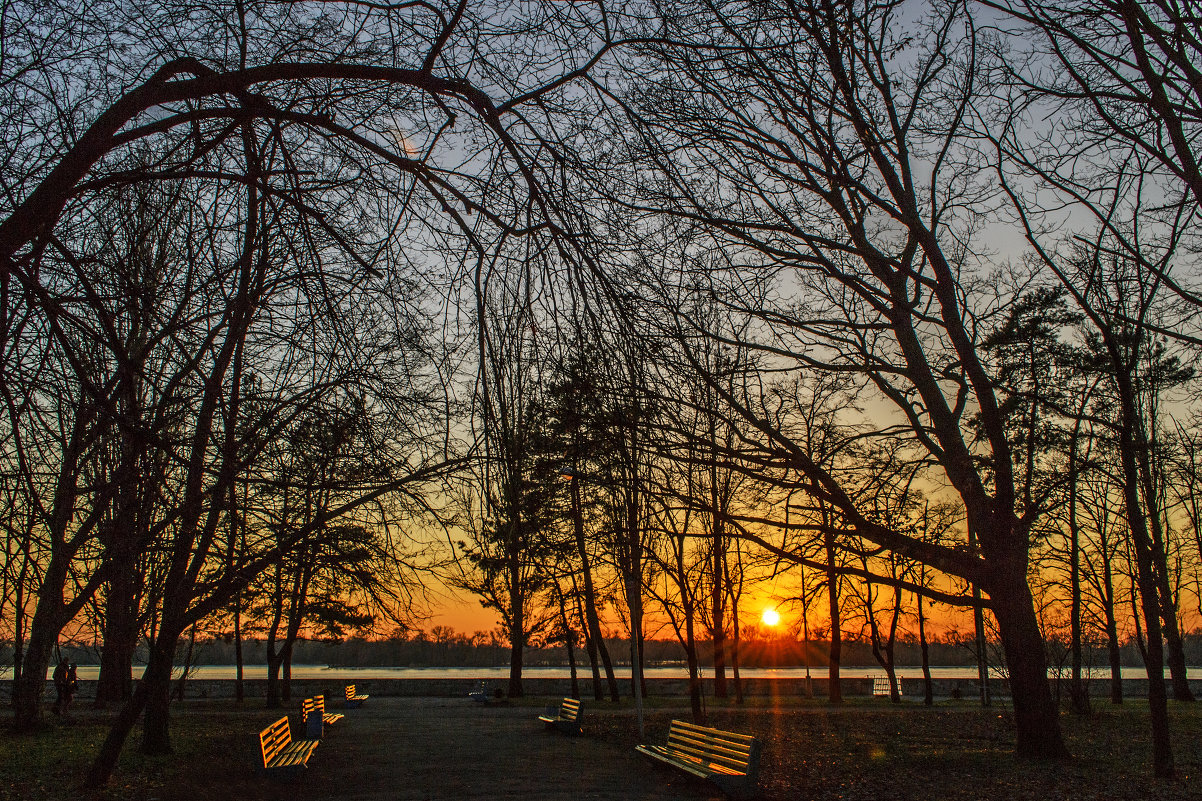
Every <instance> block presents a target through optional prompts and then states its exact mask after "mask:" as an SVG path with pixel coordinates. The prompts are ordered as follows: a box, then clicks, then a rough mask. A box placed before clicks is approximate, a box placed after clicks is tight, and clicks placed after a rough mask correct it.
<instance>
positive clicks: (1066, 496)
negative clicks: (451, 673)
mask: <svg viewBox="0 0 1202 801" xmlns="http://www.w3.org/2000/svg"><path fill="white" fill-rule="evenodd" d="M1198 22H1199V21H1198V19H1197V13H1196V11H1195V10H1193V9H1192V8H1191V7H1189V6H1181V5H1179V4H1176V3H1170V2H1160V0H1146V1H1145V2H1125V3H1115V2H1111V1H1110V0H1082V1H1081V2H1056V3H1051V4H1041V3H1034V2H1026V0H971V1H969V0H921V1H919V0H915V1H913V2H909V1H903V0H897V2H886V3H861V2H848V3H844V2H840V3H835V2H826V1H825V0H822V1H820V2H810V3H794V2H783V3H772V2H768V3H765V2H759V0H756V2H730V3H725V2H723V3H715V2H691V0H682V1H681V2H666V3H664V2H660V3H642V2H629V3H626V2H617V3H607V2H603V3H591V4H584V3H536V4H529V3H521V4H511V3H509V2H507V1H506V0H496V2H486V3H467V2H465V1H464V0H457V2H449V3H442V2H433V3H418V4H377V3H361V2H357V0H345V1H341V0H339V1H337V2H324V3H286V4H279V3H272V2H256V1H254V0H236V1H234V0H230V1H229V2H227V0H199V1H198V0H190V2H187V3H182V2H178V1H177V0H98V2H95V3H89V4H86V7H80V4H78V3H68V2H65V0H38V2H15V3H12V4H9V5H8V6H6V7H5V16H4V25H3V26H0V45H2V53H3V55H2V57H0V98H2V100H0V102H2V103H3V108H4V110H5V114H4V115H0V117H2V119H0V155H2V156H3V158H0V182H2V185H3V189H4V191H3V194H2V195H0V404H2V405H3V418H2V419H3V422H2V423H0V426H2V428H0V431H2V433H3V436H0V465H2V467H0V497H2V498H3V502H2V503H3V505H2V506H0V508H2V509H3V510H4V512H3V516H2V517H0V522H2V523H3V531H2V532H0V534H2V536H3V538H4V548H5V551H4V560H3V572H2V575H0V581H2V583H3V587H2V588H0V621H3V625H4V628H5V632H4V633H5V635H6V636H7V638H8V639H9V641H10V642H11V643H12V645H13V665H14V668H13V676H14V678H13V693H12V699H13V710H14V728H15V729H16V730H17V731H18V732H21V733H32V732H34V731H35V730H36V729H37V728H38V723H39V720H40V716H41V714H42V707H43V693H44V692H45V684H46V682H45V676H46V672H47V668H48V667H49V664H50V660H51V658H52V655H53V654H54V650H55V647H56V645H57V644H58V643H59V641H60V639H62V638H64V637H70V636H72V635H73V634H74V633H75V632H77V631H79V630H84V629H86V630H88V631H90V632H94V633H96V635H97V636H99V638H100V639H101V641H102V643H103V645H102V648H101V651H100V661H101V679H100V683H99V684H100V686H99V688H98V692H99V697H100V700H101V702H102V703H105V704H112V705H113V707H114V710H115V711H114V714H113V723H112V728H111V731H110V733H109V735H108V737H107V739H106V740H105V742H104V744H103V745H102V746H101V748H100V750H99V752H98V754H97V756H96V759H95V762H94V764H93V766H92V769H91V773H90V776H89V781H90V783H91V784H92V786H100V785H102V784H103V783H104V782H105V781H107V779H108V778H109V777H110V775H111V773H112V771H113V769H114V766H115V765H116V762H117V758H118V756H119V754H120V752H121V750H122V748H123V747H124V744H125V741H126V739H127V737H128V736H129V734H130V733H131V732H132V731H133V729H134V727H135V726H136V725H137V723H138V722H139V721H140V722H141V724H142V742H141V747H142V749H143V750H144V751H146V752H148V753H163V752H166V751H169V750H170V748H171V741H170V736H169V734H170V731H169V729H170V714H169V711H170V704H171V696H170V682H171V676H172V668H173V665H174V663H175V661H176V658H177V655H178V654H180V653H181V652H186V650H187V648H189V647H194V645H195V640H196V638H197V637H198V636H202V634H201V633H202V632H204V631H207V630H211V629H212V628H214V627H221V628H222V629H223V630H229V631H231V632H233V635H232V638H233V639H232V641H233V642H243V641H244V635H243V633H242V632H243V629H244V627H246V629H247V630H248V631H249V630H251V629H254V630H255V631H257V632H259V631H261V632H262V633H263V634H264V639H265V658H266V660H267V663H268V665H269V666H271V671H272V674H273V675H276V674H278V673H280V672H281V671H284V670H285V668H286V666H287V665H289V664H291V660H292V653H293V650H294V649H295V648H296V644H297V642H298V641H299V640H300V638H301V636H302V634H303V635H304V636H306V637H307V636H323V637H330V638H339V637H345V636H350V635H352V634H355V635H364V636H367V635H371V634H372V633H377V634H378V633H380V632H382V631H387V630H389V629H390V628H391V627H392V626H409V627H410V628H412V627H414V626H415V625H416V623H417V621H419V620H420V618H421V617H422V614H423V613H424V612H425V611H427V610H428V609H429V607H430V605H431V604H432V603H434V602H436V598H435V593H436V592H437V588H438V587H439V585H440V584H442V583H447V582H449V583H450V584H452V585H454V586H456V587H458V588H459V589H461V590H465V591H469V592H471V593H474V594H475V595H476V596H478V597H479V599H480V600H481V602H482V603H484V604H485V605H486V606H488V607H489V608H490V609H492V610H494V611H495V612H496V614H497V615H498V617H499V619H500V625H501V631H502V634H503V639H504V641H505V642H506V644H507V647H508V649H509V664H510V678H509V691H510V693H511V694H513V695H519V694H521V691H522V684H521V677H522V668H523V665H524V660H525V657H526V654H527V647H528V646H530V645H537V644H540V643H546V642H554V641H556V640H559V641H561V642H563V643H565V644H569V643H576V642H579V643H580V645H581V648H582V650H583V652H584V655H583V656H582V657H581V659H582V664H583V663H585V662H587V665H588V670H589V671H590V672H591V674H592V677H593V686H594V687H595V688H597V689H598V690H600V689H601V688H602V687H604V688H605V689H606V690H607V694H608V695H609V697H616V696H617V695H618V692H619V690H618V687H617V682H616V680H615V678H614V675H613V665H614V664H615V663H616V662H618V661H625V662H627V663H629V664H630V665H631V666H632V668H633V673H634V680H633V682H632V687H631V689H632V692H633V694H634V696H635V698H636V701H637V700H639V699H641V698H642V695H643V687H642V681H641V665H642V664H643V663H644V661H645V659H646V653H645V652H646V648H647V643H648V639H649V636H648V632H647V630H646V629H647V626H648V621H652V620H654V621H661V620H662V621H666V626H667V628H668V629H669V630H670V633H671V636H672V637H673V638H674V639H675V640H676V641H677V642H678V643H679V645H680V648H681V649H682V650H683V652H684V654H685V661H686V663H687V669H688V673H689V675H690V677H692V678H693V682H692V687H693V692H692V698H693V711H694V715H695V716H696V717H698V718H700V717H701V716H702V715H703V714H704V709H703V708H702V706H701V705H700V703H699V701H698V693H699V686H698V683H699V676H700V668H701V664H700V656H699V653H700V649H699V644H700V643H702V642H708V643H709V650H710V652H711V654H712V662H713V665H712V670H713V673H714V686H715V692H716V693H719V694H724V693H726V692H727V688H726V680H727V677H728V674H729V675H730V676H732V677H733V676H734V675H735V674H736V671H737V668H738V666H739V664H740V662H741V658H742V657H741V655H740V649H741V647H742V646H743V644H744V643H745V642H746V641H748V640H749V639H750V638H749V637H748V636H746V632H745V630H744V627H745V626H747V625H748V623H747V620H748V616H747V611H748V610H747V604H748V603H749V602H750V600H749V599H751V598H756V599H759V598H762V597H769V598H771V599H773V601H774V602H777V603H779V604H780V605H781V606H782V607H783V611H784V612H785V613H786V616H787V619H788V620H789V622H790V623H791V624H793V625H794V626H800V628H801V631H800V639H801V640H803V641H809V640H810V639H811V638H814V639H825V640H826V641H828V642H829V647H828V648H827V658H828V663H829V669H830V672H831V675H832V677H837V675H838V667H839V665H840V664H841V663H842V662H843V657H842V652H841V649H842V647H843V642H842V641H843V637H844V634H848V635H850V634H851V633H853V632H854V633H855V634H856V636H857V637H861V638H864V639H865V641H866V642H869V643H870V644H871V650H872V653H873V657H874V659H876V660H877V661H878V662H879V664H881V665H882V667H883V669H884V670H885V672H886V673H887V674H888V675H889V676H890V677H891V678H893V677H894V673H893V666H895V665H896V664H897V662H896V659H897V649H898V643H899V642H900V641H902V640H904V639H905V638H907V637H913V638H915V640H916V641H917V642H919V643H920V644H928V643H929V642H930V641H932V639H933V638H932V637H929V636H928V631H929V627H930V626H931V625H932V621H934V620H937V619H946V617H947V616H948V615H953V614H959V615H968V616H969V617H971V618H972V619H973V622H974V626H973V628H974V637H973V639H974V642H975V644H976V648H977V651H978V652H982V653H983V652H984V650H985V649H986V647H988V644H989V643H996V644H997V646H998V649H999V651H1000V654H999V656H998V658H997V659H996V660H995V661H996V662H997V663H998V664H1000V666H1001V667H1002V668H1003V669H1004V671H1005V673H1006V676H1007V679H1008V682H1009V685H1010V689H1011V693H1012V696H1013V706H1014V713H1015V742H1016V750H1017V753H1018V754H1019V755H1020V756H1023V757H1032V758H1041V759H1061V758H1065V757H1067V756H1068V750H1067V748H1066V746H1065V743H1064V739H1063V737H1062V735H1061V731H1060V723H1059V714H1060V712H1059V709H1058V707H1057V705H1056V703H1055V699H1054V697H1053V694H1052V690H1051V687H1050V684H1049V680H1048V668H1049V666H1050V665H1051V664H1052V661H1053V658H1054V656H1055V654H1053V653H1052V652H1051V651H1050V650H1049V648H1048V643H1049V642H1050V641H1063V642H1065V643H1066V644H1067V646H1066V647H1067V654H1068V661H1069V663H1070V667H1071V671H1072V674H1073V677H1074V678H1073V685H1072V686H1073V690H1072V693H1071V697H1072V704H1071V708H1072V710H1073V711H1074V712H1076V713H1086V712H1088V708H1089V704H1090V703H1091V701H1090V699H1089V697H1088V695H1087V694H1086V684H1085V683H1084V682H1083V681H1082V679H1081V676H1082V673H1083V667H1084V665H1085V662H1086V658H1087V654H1088V653H1090V651H1089V649H1090V648H1091V647H1093V646H1095V645H1096V646H1098V647H1101V648H1104V649H1105V650H1106V652H1107V654H1108V660H1109V662H1110V666H1111V668H1112V670H1115V671H1117V667H1118V666H1119V665H1120V664H1121V661H1122V659H1121V650H1122V647H1123V643H1127V642H1133V643H1135V644H1136V647H1137V648H1138V650H1139V651H1140V653H1141V656H1142V657H1143V662H1144V665H1145V668H1146V672H1147V676H1148V678H1149V688H1150V689H1149V697H1148V709H1149V722H1150V727H1151V731H1152V734H1153V738H1152V739H1153V746H1154V749H1153V750H1154V755H1153V770H1154V772H1155V773H1156V774H1157V775H1159V776H1170V775H1172V774H1173V772H1174V762H1173V756H1172V743H1171V742H1170V739H1169V726H1168V721H1169V705H1168V698H1169V695H1170V694H1171V695H1172V697H1173V698H1175V699H1176V700H1177V701H1179V702H1183V703H1188V702H1190V701H1192V700H1193V695H1192V693H1191V690H1190V687H1189V683H1188V681H1187V677H1186V673H1185V670H1186V663H1187V656H1186V649H1185V635H1186V631H1187V629H1188V628H1189V627H1190V626H1191V625H1193V622H1195V621H1196V620H1197V618H1198V616H1199V614H1202V609H1200V608H1199V607H1202V585H1200V581H1202V533H1200V531H1202V528H1200V520H1202V501H1200V500H1199V496H1198V481H1197V477H1198V473H1197V471H1198V466H1199V464H1202V456H1200V455H1199V453H1200V451H1199V446H1200V445H1202V433H1200V432H1202V425H1200V422H1202V418H1200V416H1199V410H1198V408H1197V404H1196V398H1197V397H1198V391H1197V374H1196V369H1195V365H1196V361H1197V355H1198V345H1199V344H1200V343H1202V332H1200V331H1199V328H1198V321H1199V312H1200V310H1202V296H1200V295H1199V292H1198V279H1199V274H1198V253H1199V252H1200V251H1199V245H1200V244H1202V243H1200V242H1199V238H1198V234H1199V230H1200V229H1199V225H1198V222H1199V219H1198V215H1199V211H1200V210H1202V206H1200V204H1202V167H1200V166H1199V165H1200V164H1202V154H1200V153H1199V150H1198V141H1199V139H1198V136H1199V130H1200V128H1199V126H1202V111H1200V110H1202V95H1200V92H1199V87H1200V86H1202V80H1199V74H1198V66H1197V65H1198V64H1199V63H1200V61H1202V58H1200V57H1199V55H1200V51H1202V44H1200V42H1199V39H1198V35H1197V31H1198V29H1199V25H1198ZM603 620H606V621H611V622H610V623H609V625H611V626H616V627H617V628H618V630H619V631H620V633H621V634H622V635H623V644H622V646H621V647H622V648H624V649H625V651H626V653H623V654H621V655H618V654H616V653H614V652H613V649H612V648H611V645H610V643H608V642H607V638H606V636H605V632H604V630H603V628H602V621H603ZM811 627H814V630H813V631H811ZM256 636H257V634H256ZM652 636H653V637H654V636H656V635H654V634H653V635H652ZM795 636H796V632H795ZM139 648H142V649H144V656H145V666H144V668H143V669H142V672H141V678H140V680H139V681H138V682H137V684H136V686H133V685H132V682H131V675H132V674H131V671H132V669H133V665H134V656H135V653H137V652H138V649H139ZM567 653H568V654H570V655H571V658H572V659H575V655H574V651H573V650H569V651H568V652H567ZM1166 673H1167V675H1166ZM1114 675H1115V677H1116V679H1117V673H1115V674H1114ZM602 677H604V678H602ZM832 686H833V687H837V686H838V685H837V683H835V684H833V685H832ZM1112 688H1114V689H1113V692H1114V693H1115V694H1114V695H1113V696H1112V697H1111V699H1110V700H1111V701H1113V702H1119V701H1121V700H1122V699H1121V695H1120V694H1119V693H1120V684H1119V682H1117V681H1115V682H1112ZM736 689H737V688H736ZM273 692H274V691H273ZM895 697H896V693H895ZM274 700H275V697H274V695H272V697H271V698H270V699H269V702H274ZM831 700H832V701H834V702H838V700H839V698H838V693H837V692H834V693H832V695H831ZM640 709H641V707H640Z"/></svg>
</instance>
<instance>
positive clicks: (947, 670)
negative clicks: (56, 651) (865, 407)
mask: <svg viewBox="0 0 1202 801" xmlns="http://www.w3.org/2000/svg"><path fill="white" fill-rule="evenodd" d="M614 670H615V672H616V674H617V675H618V676H620V677H628V676H630V668H629V667H624V666H621V665H619V666H616V667H615V669H614ZM177 671H178V668H177ZM99 672H100V668H99V667H98V666H95V665H80V666H79V678H80V679H84V680H88V679H95V678H96V676H97V674H98V673H99ZM578 672H579V674H580V676H581V677H587V675H588V674H589V672H590V670H589V668H588V666H587V665H585V666H581V667H579V668H578ZM140 673H141V669H140V668H135V669H134V675H135V677H136V676H137V675H139V674H140ZM704 673H705V674H706V675H712V673H713V671H712V669H710V670H708V671H704ZM897 673H898V676H899V677H901V678H905V679H911V678H914V679H916V678H922V668H921V667H915V666H905V667H899V668H898V669H897ZM1187 673H1188V676H1189V678H1191V679H1202V667H1191V668H1189V669H1188V671H1187ZM646 674H647V678H649V679H680V678H685V677H686V676H687V675H688V673H687V671H686V669H685V667H684V666H683V665H657V666H652V667H648V668H647V670H646ZM884 674H885V672H884V671H883V670H882V669H881V668H880V667H878V666H875V665H844V666H843V667H842V669H841V670H840V675H842V676H843V677H844V678H859V677H863V676H883V675H884ZM235 675H236V668H235V667H234V666H233V665H198V666H196V667H194V668H192V672H191V674H190V676H191V677H192V678H196V679H202V680H221V679H233V678H235ZM243 675H244V677H245V678H247V679H265V678H267V666H266V665H246V666H245V667H244V669H243ZM522 675H523V676H526V677H528V678H532V679H538V678H545V679H555V678H567V677H568V676H569V675H571V674H570V672H569V670H568V668H567V666H559V667H541V666H539V667H527V668H525V669H524V670H523V671H522ZM730 675H731V672H730V670H729V668H728V669H727V676H728V677H729V676H730ZM740 675H742V676H743V677H744V678H748V679H774V678H776V679H803V678H805V676H806V669H805V668H804V667H784V668H754V667H747V668H743V669H742V670H741V671H740ZM809 675H810V676H812V677H813V678H816V679H824V678H826V668H825V667H812V668H810V669H809ZM992 675H994V676H999V677H1000V676H1001V675H1002V674H1001V673H1000V672H996V671H994V672H993V673H992ZM1048 675H1049V676H1055V675H1056V671H1055V670H1054V669H1053V670H1050V671H1048ZM1061 675H1062V676H1065V677H1067V676H1068V670H1067V669H1065V670H1063V671H1062V672H1061ZM1088 675H1090V676H1092V677H1093V678H1099V679H1107V678H1110V669H1109V668H1108V667H1094V668H1093V669H1092V670H1091V671H1089V672H1088ZM1165 675H1166V676H1167V675H1168V671H1167V670H1166V671H1165ZM508 676H509V666H508V665H504V666H497V667H362V668H349V667H330V666H328V665H293V666H292V678H294V679H336V680H342V679H346V680H351V681H353V680H356V679H503V678H507V677H508ZM931 676H932V678H936V679H965V680H972V679H975V678H976V677H977V669H976V668H975V667H932V668H931ZM46 677H47V678H50V673H49V671H48V672H47V675H46ZM1147 677H1148V674H1147V673H1146V672H1144V669H1143V668H1142V667H1124V668H1123V678H1124V679H1146V678H1147ZM11 678H12V668H11V667H10V668H4V669H0V680H3V679H11Z"/></svg>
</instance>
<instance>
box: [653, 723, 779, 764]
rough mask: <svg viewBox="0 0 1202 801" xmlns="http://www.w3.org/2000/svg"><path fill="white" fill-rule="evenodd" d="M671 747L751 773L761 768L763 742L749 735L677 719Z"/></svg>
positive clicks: (670, 737)
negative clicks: (761, 746)
mask: <svg viewBox="0 0 1202 801" xmlns="http://www.w3.org/2000/svg"><path fill="white" fill-rule="evenodd" d="M668 747H669V748H671V749H673V750H675V751H679V752H681V753H683V754H685V755H687V756H691V757H693V758H694V759H700V760H701V761H703V762H710V763H715V764H718V765H722V766H723V767H726V768H730V769H731V770H734V771H736V772H738V773H745V774H747V775H748V776H754V775H755V774H756V772H757V771H758V770H759V762H760V741H759V740H757V739H756V738H755V737H752V736H751V735H749V734H736V733H735V732H731V731H722V730H721V729H710V728H707V727H705V726H698V725H696V724H693V723H688V722H686V721H683V720H674V721H672V726H671V728H670V729H668Z"/></svg>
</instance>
